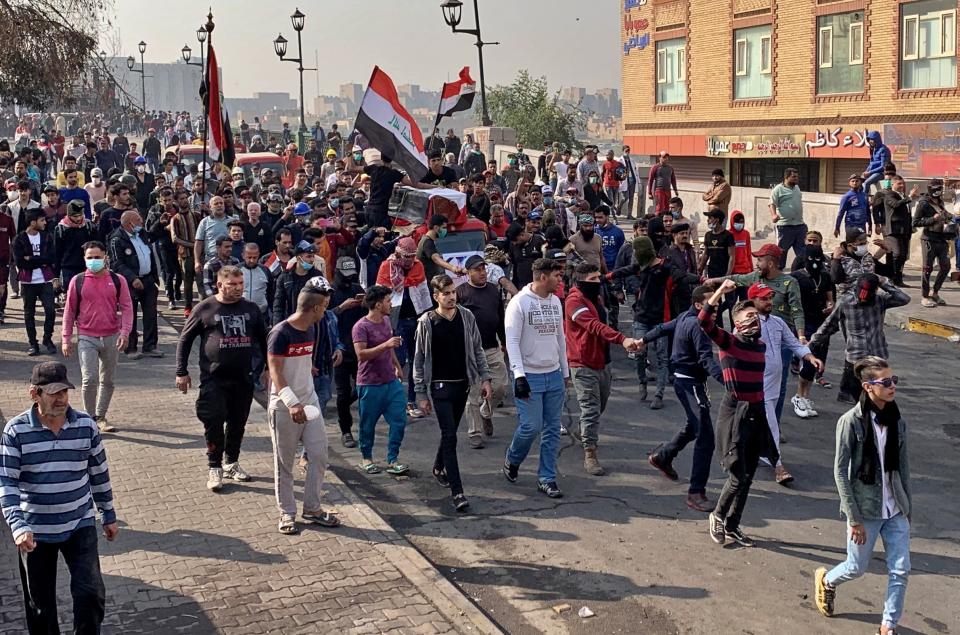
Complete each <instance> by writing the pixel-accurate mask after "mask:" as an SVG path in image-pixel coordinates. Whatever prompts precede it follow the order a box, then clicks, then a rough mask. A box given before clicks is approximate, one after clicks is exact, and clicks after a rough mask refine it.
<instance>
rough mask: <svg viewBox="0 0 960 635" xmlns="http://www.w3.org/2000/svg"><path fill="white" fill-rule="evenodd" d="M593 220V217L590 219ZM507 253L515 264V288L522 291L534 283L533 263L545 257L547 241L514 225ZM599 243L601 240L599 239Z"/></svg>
mask: <svg viewBox="0 0 960 635" xmlns="http://www.w3.org/2000/svg"><path fill="white" fill-rule="evenodd" d="M590 218H591V219H592V218H593V216H591V217H590ZM506 238H507V243H508V246H507V252H508V254H507V255H508V256H509V257H510V262H511V263H512V264H513V279H512V280H511V282H513V286H515V287H516V288H517V289H521V288H523V287H525V286H526V285H528V284H530V283H531V282H533V263H534V262H536V261H537V260H538V259H540V258H541V257H542V256H543V245H544V244H545V242H546V241H545V240H544V239H543V238H542V237H540V236H533V235H532V234H529V233H527V230H526V228H525V227H524V226H523V225H521V224H518V223H513V224H512V225H510V227H508V228H507V234H506ZM597 240H598V241H599V238H598V239H597Z"/></svg>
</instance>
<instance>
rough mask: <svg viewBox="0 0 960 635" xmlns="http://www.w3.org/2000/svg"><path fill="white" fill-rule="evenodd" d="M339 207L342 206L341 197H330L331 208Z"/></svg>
mask: <svg viewBox="0 0 960 635" xmlns="http://www.w3.org/2000/svg"><path fill="white" fill-rule="evenodd" d="M338 207H340V199H339V198H331V199H330V209H337V208H338Z"/></svg>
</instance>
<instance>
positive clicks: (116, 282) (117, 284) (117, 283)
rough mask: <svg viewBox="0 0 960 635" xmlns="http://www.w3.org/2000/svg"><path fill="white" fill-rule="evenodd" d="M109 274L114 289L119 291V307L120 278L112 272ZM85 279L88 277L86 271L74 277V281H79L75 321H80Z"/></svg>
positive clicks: (118, 294)
mask: <svg viewBox="0 0 960 635" xmlns="http://www.w3.org/2000/svg"><path fill="white" fill-rule="evenodd" d="M107 273H109V274H110V279H111V280H112V281H113V286H114V287H115V288H116V290H117V306H120V276H118V275H117V274H115V273H114V272H112V271H108V272H107ZM85 277H86V272H85V271H82V272H80V273H79V274H78V275H76V276H74V279H76V281H77V284H76V288H77V308H76V311H74V314H73V319H74V320H78V319H79V318H80V301H81V299H82V298H83V294H82V291H83V279H84V278H85Z"/></svg>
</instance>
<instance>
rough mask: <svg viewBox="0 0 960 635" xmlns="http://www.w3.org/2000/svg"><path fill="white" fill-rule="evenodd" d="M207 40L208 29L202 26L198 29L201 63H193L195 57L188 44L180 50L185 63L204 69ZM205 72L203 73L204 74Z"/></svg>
mask: <svg viewBox="0 0 960 635" xmlns="http://www.w3.org/2000/svg"><path fill="white" fill-rule="evenodd" d="M206 39H207V28H206V26H205V25H203V24H201V25H200V28H199V29H197V42H200V61H199V62H191V61H190V57H191V55H193V49H192V48H190V47H189V46H188V45H187V44H184V45H183V48H182V49H180V54H181V55H182V56H183V61H184V63H186V64H189V65H190V66H199V67H200V68H203V43H204V42H205V41H206ZM203 72H205V71H201V73H203Z"/></svg>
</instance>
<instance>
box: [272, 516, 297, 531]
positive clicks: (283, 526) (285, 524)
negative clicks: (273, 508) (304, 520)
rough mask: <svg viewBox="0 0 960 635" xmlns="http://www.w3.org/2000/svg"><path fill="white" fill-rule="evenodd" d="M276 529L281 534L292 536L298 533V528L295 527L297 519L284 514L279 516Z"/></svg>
mask: <svg viewBox="0 0 960 635" xmlns="http://www.w3.org/2000/svg"><path fill="white" fill-rule="evenodd" d="M277 529H278V530H279V531H280V533H281V534H284V535H286V536H294V535H296V534H299V533H300V530H299V529H297V521H296V519H295V518H294V517H293V516H288V515H286V514H284V515H283V516H281V517H280V524H279V525H278V526H277Z"/></svg>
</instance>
